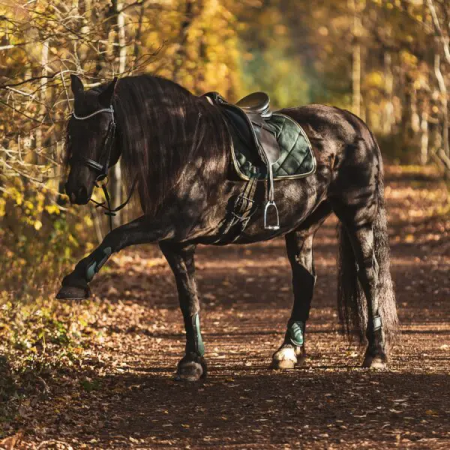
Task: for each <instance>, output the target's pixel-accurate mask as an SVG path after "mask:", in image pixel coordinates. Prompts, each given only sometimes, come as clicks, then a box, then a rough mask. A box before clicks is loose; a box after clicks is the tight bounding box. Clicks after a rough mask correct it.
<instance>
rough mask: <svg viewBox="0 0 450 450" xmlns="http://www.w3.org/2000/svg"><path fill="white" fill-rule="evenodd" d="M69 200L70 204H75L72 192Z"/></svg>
mask: <svg viewBox="0 0 450 450" xmlns="http://www.w3.org/2000/svg"><path fill="white" fill-rule="evenodd" d="M69 198H70V203H75V200H76V199H77V198H76V196H75V194H74V193H73V192H72V193H71V194H70V196H69Z"/></svg>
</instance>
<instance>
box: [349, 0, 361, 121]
mask: <svg viewBox="0 0 450 450" xmlns="http://www.w3.org/2000/svg"><path fill="white" fill-rule="evenodd" d="M348 1H349V6H350V8H351V11H352V12H353V25H352V35H353V42H352V111H353V113H354V114H356V115H357V116H359V117H361V112H362V108H361V100H362V98H361V74H362V69H361V43H360V38H361V33H362V22H361V11H362V9H363V7H362V8H361V5H360V2H361V0H348Z"/></svg>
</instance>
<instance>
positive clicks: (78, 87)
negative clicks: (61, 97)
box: [70, 73, 84, 96]
mask: <svg viewBox="0 0 450 450" xmlns="http://www.w3.org/2000/svg"><path fill="white" fill-rule="evenodd" d="M70 80H71V82H72V85H71V87H72V92H73V95H75V96H77V94H79V93H81V92H83V91H84V86H83V82H82V81H81V80H80V79H79V78H78V77H77V76H76V75H74V74H73V73H72V74H70Z"/></svg>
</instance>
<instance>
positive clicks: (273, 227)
mask: <svg viewBox="0 0 450 450" xmlns="http://www.w3.org/2000/svg"><path fill="white" fill-rule="evenodd" d="M269 208H274V210H275V216H276V218H277V220H276V223H275V225H268V224H267V213H268V212H269ZM264 228H265V229H266V230H279V229H280V216H279V215H278V208H277V205H276V204H275V202H274V201H273V200H270V201H268V202H267V203H266V207H265V208H264Z"/></svg>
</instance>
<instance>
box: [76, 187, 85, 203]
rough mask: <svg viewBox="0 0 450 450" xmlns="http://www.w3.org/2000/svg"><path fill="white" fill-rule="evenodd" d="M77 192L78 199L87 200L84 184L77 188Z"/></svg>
mask: <svg viewBox="0 0 450 450" xmlns="http://www.w3.org/2000/svg"><path fill="white" fill-rule="evenodd" d="M77 194H78V195H77V197H78V200H82V201H86V200H87V189H86V188H85V187H84V186H81V187H80V189H78V192H77Z"/></svg>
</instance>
